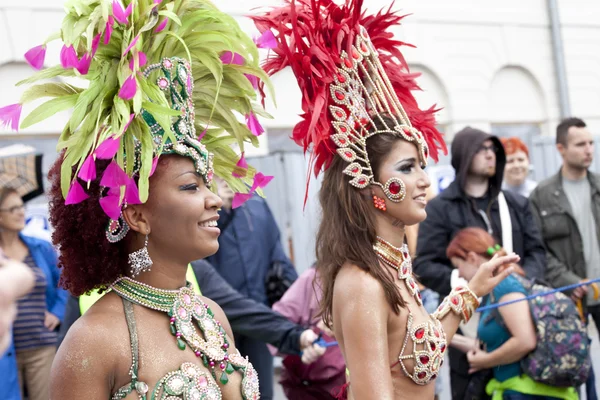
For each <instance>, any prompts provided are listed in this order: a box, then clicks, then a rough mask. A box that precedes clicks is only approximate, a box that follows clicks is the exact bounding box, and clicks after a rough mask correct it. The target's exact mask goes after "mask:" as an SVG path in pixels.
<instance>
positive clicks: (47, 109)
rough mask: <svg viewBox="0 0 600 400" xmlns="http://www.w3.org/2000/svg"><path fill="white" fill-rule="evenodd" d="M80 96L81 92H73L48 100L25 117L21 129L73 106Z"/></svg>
mask: <svg viewBox="0 0 600 400" xmlns="http://www.w3.org/2000/svg"><path fill="white" fill-rule="evenodd" d="M78 98H79V94H71V95H67V96H62V97H57V98H54V99H52V100H48V101H46V102H45V103H43V104H42V105H40V106H38V107H37V108H36V109H35V110H33V111H32V112H31V113H30V114H29V115H28V116H27V117H25V119H24V120H23V122H21V129H26V128H29V127H30V126H32V125H35V124H37V123H38V122H41V121H43V120H45V119H46V118H49V117H51V116H53V115H54V114H57V113H59V112H61V111H65V110H68V109H69V108H73V106H74V105H75V103H76V102H77V99H78Z"/></svg>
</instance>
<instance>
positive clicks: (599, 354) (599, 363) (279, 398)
mask: <svg viewBox="0 0 600 400" xmlns="http://www.w3.org/2000/svg"><path fill="white" fill-rule="evenodd" d="M590 336H591V337H592V339H593V344H592V360H593V362H594V368H596V370H597V371H600V345H599V344H598V331H597V330H596V327H595V326H593V325H592V326H591V329H590ZM447 366H448V362H445V363H444V366H443V367H442V368H443V371H442V379H444V388H445V389H444V392H443V393H442V394H441V396H440V400H451V399H450V377H449V376H448V367H447ZM596 388H597V390H598V392H600V380H599V379H597V380H596ZM275 400H286V397H285V396H284V394H283V391H282V390H281V387H280V386H279V385H277V387H276V388H275ZM581 400H585V393H584V394H583V396H582V397H581Z"/></svg>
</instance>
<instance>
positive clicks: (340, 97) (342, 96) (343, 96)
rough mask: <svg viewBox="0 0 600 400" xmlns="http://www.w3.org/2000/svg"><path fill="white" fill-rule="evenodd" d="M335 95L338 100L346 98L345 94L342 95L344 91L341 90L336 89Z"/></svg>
mask: <svg viewBox="0 0 600 400" xmlns="http://www.w3.org/2000/svg"><path fill="white" fill-rule="evenodd" d="M335 97H336V98H337V99H338V100H344V99H345V98H346V96H345V95H344V93H342V92H338V91H336V92H335Z"/></svg>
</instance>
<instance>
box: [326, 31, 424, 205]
mask: <svg viewBox="0 0 600 400" xmlns="http://www.w3.org/2000/svg"><path fill="white" fill-rule="evenodd" d="M359 29H360V34H359V35H357V36H356V41H355V45H353V46H352V48H351V54H347V53H346V52H345V51H343V52H342V54H341V65H340V68H339V69H338V70H337V72H336V74H335V75H334V82H335V83H334V84H332V85H331V86H330V93H331V99H332V100H333V102H334V103H335V104H337V105H331V106H329V110H330V112H331V116H332V117H333V120H334V121H333V122H332V125H333V127H334V129H335V132H336V133H335V134H333V135H331V139H332V140H333V141H334V143H335V144H336V145H337V146H338V149H337V153H338V155H339V156H340V157H342V158H343V159H344V160H345V161H347V162H349V163H350V165H349V166H348V167H347V168H346V169H345V170H344V173H345V174H346V175H349V176H351V177H353V179H352V180H351V181H350V184H351V185H353V186H355V187H357V188H359V189H362V188H365V187H367V186H368V185H370V184H375V185H378V186H380V187H381V188H382V189H383V190H384V192H385V193H386V195H387V196H388V198H389V199H390V200H392V201H402V199H403V198H404V195H405V189H404V184H403V183H402V181H401V180H399V179H396V178H391V179H390V180H388V181H387V182H386V183H385V184H381V183H379V182H376V181H375V178H374V174H373V171H372V169H371V163H370V162H369V155H368V154H367V139H369V138H370V137H372V136H374V135H377V134H380V133H390V134H393V135H398V136H400V137H402V138H403V139H404V140H407V141H409V142H414V143H415V145H416V146H417V148H418V149H419V157H420V160H421V162H422V163H423V164H426V163H427V158H428V156H429V149H428V146H427V143H426V142H425V139H424V138H423V134H422V133H421V132H420V131H419V130H417V129H415V128H414V127H413V126H412V124H411V122H410V119H409V118H408V115H406V112H405V111H404V108H403V107H402V104H401V103H400V100H398V97H397V96H396V94H395V92H394V88H393V87H392V84H391V83H390V81H389V78H388V76H387V74H386V73H385V71H384V70H383V67H382V65H381V62H380V61H379V56H378V54H377V51H376V50H375V49H374V47H373V44H372V43H371V41H370V39H369V35H368V34H367V32H366V30H365V28H364V27H362V26H361V27H359ZM390 122H392V123H393V125H392V124H390ZM377 126H383V127H384V129H377Z"/></svg>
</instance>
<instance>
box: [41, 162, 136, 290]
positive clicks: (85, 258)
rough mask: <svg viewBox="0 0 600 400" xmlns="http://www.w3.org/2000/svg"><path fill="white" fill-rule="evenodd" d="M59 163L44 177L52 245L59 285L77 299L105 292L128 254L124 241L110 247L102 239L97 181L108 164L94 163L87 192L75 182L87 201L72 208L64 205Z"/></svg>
mask: <svg viewBox="0 0 600 400" xmlns="http://www.w3.org/2000/svg"><path fill="white" fill-rule="evenodd" d="M62 161H63V157H62V155H61V156H59V158H58V159H57V161H56V162H55V163H54V165H53V166H52V168H51V169H50V172H49V173H48V178H49V180H50V182H51V188H50V191H49V193H48V196H49V198H50V202H49V203H50V206H49V211H50V223H51V224H52V226H53V228H54V232H53V234H52V242H53V243H54V244H55V245H56V246H58V249H59V252H60V256H59V265H60V267H61V268H62V274H61V285H62V286H63V287H64V288H65V289H67V290H69V291H70V292H71V293H72V294H73V295H74V296H80V295H82V294H84V293H86V292H89V291H90V290H92V289H106V287H107V286H108V285H109V284H111V283H112V282H113V281H114V280H115V279H117V278H118V277H119V276H121V275H124V274H125V272H126V269H127V255H128V253H127V249H126V241H125V240H122V241H120V242H118V243H115V244H111V243H110V242H109V241H108V240H107V239H106V233H105V229H106V226H107V224H108V217H107V216H106V214H105V213H104V211H103V210H102V208H101V207H100V203H99V202H98V201H99V199H100V195H101V189H100V177H101V176H102V173H103V172H104V170H105V169H106V167H108V164H109V160H96V170H97V176H98V177H97V178H96V179H95V180H93V181H92V182H91V183H90V186H89V189H87V184H86V183H85V182H83V181H79V183H81V185H82V187H84V188H86V193H87V194H88V195H89V196H90V198H89V199H87V200H85V201H82V202H81V203H78V204H72V205H65V199H64V197H63V194H62V190H61V187H60V168H61V165H62Z"/></svg>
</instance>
